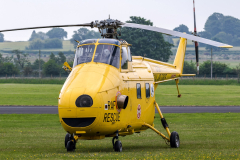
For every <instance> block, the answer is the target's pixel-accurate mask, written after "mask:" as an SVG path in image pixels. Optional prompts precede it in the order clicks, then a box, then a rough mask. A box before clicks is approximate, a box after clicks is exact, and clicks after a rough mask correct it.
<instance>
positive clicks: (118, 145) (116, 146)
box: [112, 131, 122, 152]
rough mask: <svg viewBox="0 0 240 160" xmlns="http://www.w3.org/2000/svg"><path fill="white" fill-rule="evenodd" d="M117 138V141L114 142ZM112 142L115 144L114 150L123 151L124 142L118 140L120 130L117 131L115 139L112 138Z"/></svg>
mask: <svg viewBox="0 0 240 160" xmlns="http://www.w3.org/2000/svg"><path fill="white" fill-rule="evenodd" d="M115 139H116V140H117V141H116V142H115V143H114V141H115ZM112 144H113V149H114V151H116V152H122V143H121V141H120V140H118V131H117V132H116V136H115V137H113V139H112Z"/></svg>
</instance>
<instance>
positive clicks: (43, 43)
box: [26, 38, 63, 50]
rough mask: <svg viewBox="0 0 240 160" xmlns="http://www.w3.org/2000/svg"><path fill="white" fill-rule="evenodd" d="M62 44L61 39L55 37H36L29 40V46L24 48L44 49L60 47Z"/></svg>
mask: <svg viewBox="0 0 240 160" xmlns="http://www.w3.org/2000/svg"><path fill="white" fill-rule="evenodd" d="M62 46H63V44H62V41H61V40H60V39H57V38H53V39H46V40H42V39H40V38H36V39H34V40H32V41H31V42H30V44H29V47H28V48H26V49H35V50H41V49H43V48H44V49H52V48H62Z"/></svg>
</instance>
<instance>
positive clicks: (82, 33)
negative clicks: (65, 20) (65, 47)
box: [70, 28, 101, 48]
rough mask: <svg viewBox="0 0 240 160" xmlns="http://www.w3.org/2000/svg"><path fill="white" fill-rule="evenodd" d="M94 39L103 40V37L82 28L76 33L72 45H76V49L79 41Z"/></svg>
mask: <svg viewBox="0 0 240 160" xmlns="http://www.w3.org/2000/svg"><path fill="white" fill-rule="evenodd" d="M93 38H101V35H100V33H99V32H95V31H90V30H89V29H87V28H80V29H79V30H77V31H74V34H73V36H72V38H71V40H70V41H71V43H72V44H73V45H74V47H75V48H76V47H77V42H76V41H75V40H77V41H82V40H85V39H93Z"/></svg>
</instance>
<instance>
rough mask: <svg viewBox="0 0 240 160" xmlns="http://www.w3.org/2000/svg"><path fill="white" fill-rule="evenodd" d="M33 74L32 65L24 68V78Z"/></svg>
mask: <svg viewBox="0 0 240 160" xmlns="http://www.w3.org/2000/svg"><path fill="white" fill-rule="evenodd" d="M32 72H33V70H32V67H31V66H30V65H28V66H26V67H24V69H23V74H24V76H29V75H31V74H32Z"/></svg>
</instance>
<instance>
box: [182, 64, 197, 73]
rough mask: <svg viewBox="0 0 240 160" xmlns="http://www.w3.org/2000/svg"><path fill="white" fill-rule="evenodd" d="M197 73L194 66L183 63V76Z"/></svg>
mask: <svg viewBox="0 0 240 160" xmlns="http://www.w3.org/2000/svg"><path fill="white" fill-rule="evenodd" d="M196 72H197V70H196V64H195V63H193V62H192V61H191V62H188V61H184V66H183V74H195V73H196Z"/></svg>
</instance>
